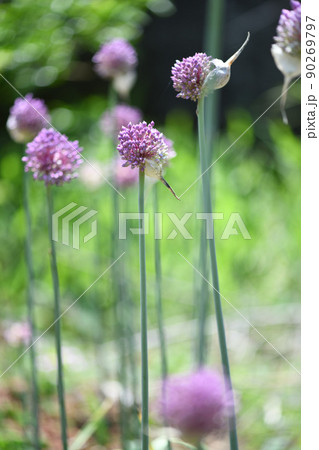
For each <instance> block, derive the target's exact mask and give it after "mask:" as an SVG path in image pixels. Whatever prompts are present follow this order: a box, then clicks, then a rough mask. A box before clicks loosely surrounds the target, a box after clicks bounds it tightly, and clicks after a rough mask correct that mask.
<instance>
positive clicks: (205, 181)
mask: <svg viewBox="0 0 319 450" xmlns="http://www.w3.org/2000/svg"><path fill="white" fill-rule="evenodd" d="M204 110H205V103H204V97H202V98H200V99H199V100H198V106H197V117H198V133H199V148H200V165H201V173H202V187H203V203H204V212H205V213H207V214H210V219H209V220H207V227H208V230H207V231H208V233H209V236H214V223H213V218H212V212H213V211H212V201H211V193H210V190H211V189H210V178H209V170H208V168H209V166H208V163H207V161H208V151H207V147H206V137H205V113H204ZM208 247H209V256H210V266H211V272H212V281H213V287H214V292H213V297H214V304H215V314H216V321H217V330H218V339H219V347H220V353H221V359H222V365H223V372H224V378H225V384H226V387H227V388H228V389H229V390H230V395H231V396H232V397H233V391H232V384H231V376H230V367H229V361H228V352H227V344H226V334H225V327H224V319H223V312H222V306H221V300H220V292H219V279H218V268H217V258H216V249H215V239H209V240H208ZM230 403H231V408H232V410H231V413H230V416H229V440H230V449H231V450H237V449H238V440H237V430H236V416H235V405H234V399H233V398H231V402H230Z"/></svg>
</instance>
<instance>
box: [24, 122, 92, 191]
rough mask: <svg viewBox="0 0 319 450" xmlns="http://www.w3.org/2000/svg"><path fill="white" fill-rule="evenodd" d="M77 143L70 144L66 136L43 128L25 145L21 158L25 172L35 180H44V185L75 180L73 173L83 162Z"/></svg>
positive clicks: (51, 129) (80, 149) (60, 183)
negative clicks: (23, 154) (31, 174)
mask: <svg viewBox="0 0 319 450" xmlns="http://www.w3.org/2000/svg"><path fill="white" fill-rule="evenodd" d="M82 150H83V149H82V148H81V147H79V145H78V141H73V142H70V141H69V140H68V138H67V137H66V136H64V135H63V134H60V133H58V132H57V131H55V130H54V129H53V128H49V129H46V128H43V129H42V130H41V131H40V133H39V134H38V135H37V136H36V137H35V139H34V140H33V141H32V142H30V143H29V144H28V145H27V150H26V154H27V156H24V157H23V158H22V161H24V162H25V163H26V164H25V171H26V172H29V171H30V172H33V178H34V179H35V180H44V182H45V184H46V185H49V184H56V185H59V186H60V185H62V184H63V183H65V182H67V181H70V180H72V178H76V177H77V174H76V173H74V171H75V170H76V169H77V168H78V167H79V165H80V164H81V163H82V162H83V160H82V159H81V156H80V152H81V151H82Z"/></svg>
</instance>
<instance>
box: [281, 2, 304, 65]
mask: <svg viewBox="0 0 319 450" xmlns="http://www.w3.org/2000/svg"><path fill="white" fill-rule="evenodd" d="M290 5H291V8H292V10H291V11H289V10H288V9H283V10H282V12H281V16H280V18H279V23H278V26H277V30H276V31H277V36H275V37H274V41H275V42H276V44H277V45H278V46H279V47H280V48H282V49H283V51H284V52H285V53H288V54H290V55H298V56H299V57H300V52H301V5H300V3H299V2H297V1H295V0H291V2H290Z"/></svg>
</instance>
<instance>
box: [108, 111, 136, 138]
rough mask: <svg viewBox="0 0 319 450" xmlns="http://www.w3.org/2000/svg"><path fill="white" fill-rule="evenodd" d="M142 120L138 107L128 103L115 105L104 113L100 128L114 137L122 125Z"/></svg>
mask: <svg viewBox="0 0 319 450" xmlns="http://www.w3.org/2000/svg"><path fill="white" fill-rule="evenodd" d="M141 120H142V113H141V111H140V110H139V109H138V108H134V107H133V106H128V105H117V106H115V107H114V108H113V109H112V110H108V111H106V112H105V113H104V115H103V117H102V120H101V128H102V130H103V131H104V133H105V134H106V135H107V136H112V137H116V136H117V135H118V134H119V132H120V131H121V129H122V127H126V126H127V125H128V124H129V123H130V122H131V123H132V124H135V123H138V122H140V121H141Z"/></svg>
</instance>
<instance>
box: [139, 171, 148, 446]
mask: <svg viewBox="0 0 319 450" xmlns="http://www.w3.org/2000/svg"><path fill="white" fill-rule="evenodd" d="M144 182H145V173H144V171H143V170H142V169H140V172H139V190H138V207H139V215H140V219H139V227H140V229H143V215H144ZM139 256H140V301H141V355H142V430H141V434H142V450H149V444H148V442H149V439H148V430H149V425H148V350H147V347H148V346H147V297H146V258H145V234H144V233H143V231H142V232H141V233H140V235H139Z"/></svg>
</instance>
